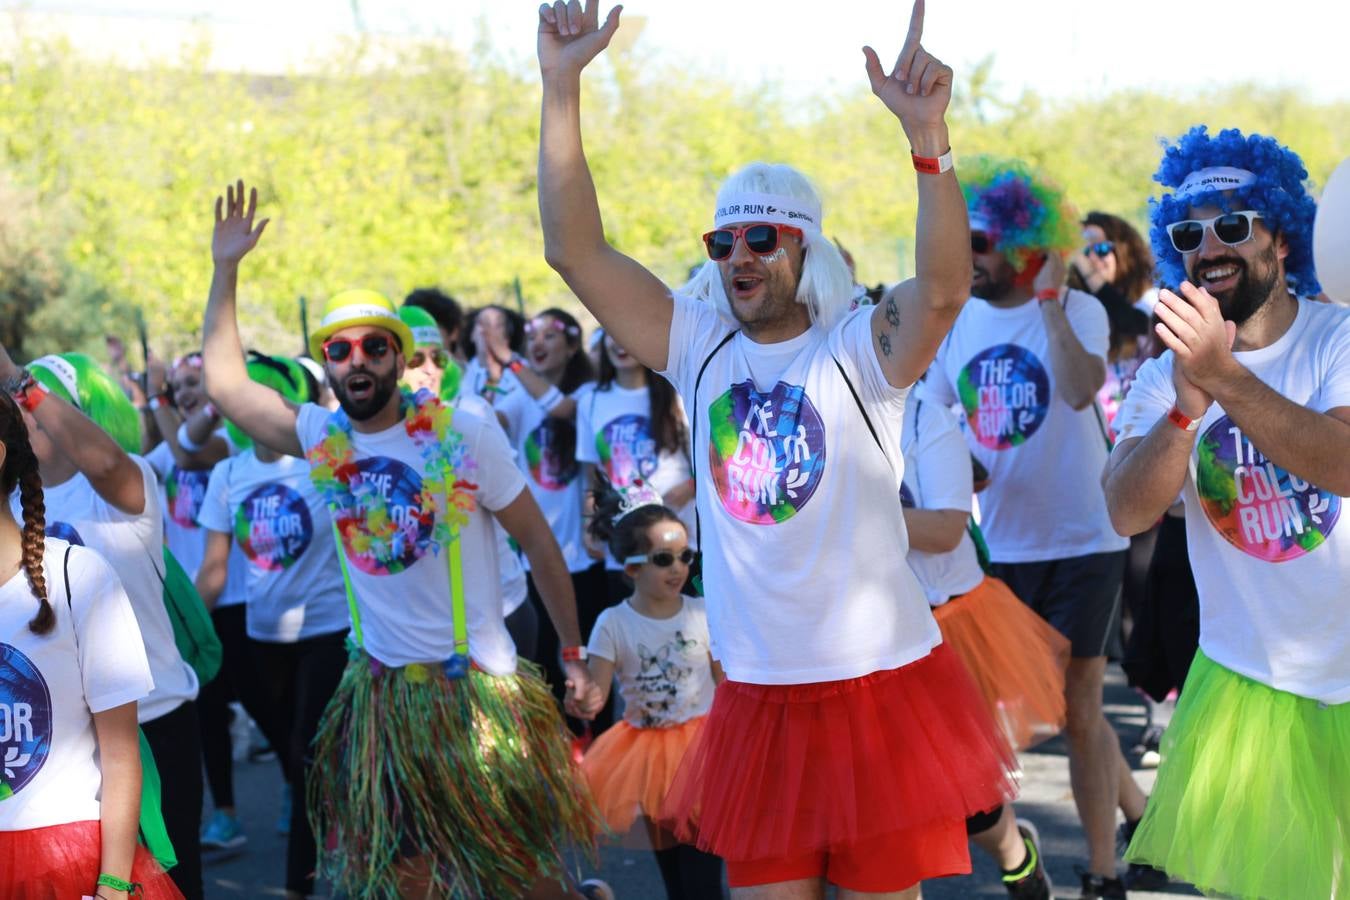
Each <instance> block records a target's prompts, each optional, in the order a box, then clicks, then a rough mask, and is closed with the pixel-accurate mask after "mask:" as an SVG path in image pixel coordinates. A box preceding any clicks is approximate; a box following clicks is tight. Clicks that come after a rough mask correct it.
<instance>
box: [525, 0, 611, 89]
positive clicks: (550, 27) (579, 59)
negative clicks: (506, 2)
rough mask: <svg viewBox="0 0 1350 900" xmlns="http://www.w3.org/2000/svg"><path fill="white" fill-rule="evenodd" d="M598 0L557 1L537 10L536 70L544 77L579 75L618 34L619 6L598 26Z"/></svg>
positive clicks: (543, 5)
mask: <svg viewBox="0 0 1350 900" xmlns="http://www.w3.org/2000/svg"><path fill="white" fill-rule="evenodd" d="M597 2H598V0H586V5H585V7H584V8H583V7H582V5H581V3H580V2H578V0H570V2H564V0H556V2H554V3H545V4H542V5H541V6H540V7H539V70H540V71H541V72H542V73H543V74H544V75H550V74H567V75H575V74H579V73H580V72H581V70H582V69H584V68H586V66H587V65H588V64H589V63H590V61H591V60H593V59H595V57H596V56H598V55H599V54H600V51H601V50H604V49H605V48H606V47H608V46H609V42H610V39H611V38H613V37H614V32H616V31H618V30H619V14H620V12H622V11H623V7H622V6H616V7H614V8H613V9H611V10H610V11H609V15H608V16H606V17H605V21H604V24H603V25H602V24H600V11H599V9H598V7H597V5H596V4H597Z"/></svg>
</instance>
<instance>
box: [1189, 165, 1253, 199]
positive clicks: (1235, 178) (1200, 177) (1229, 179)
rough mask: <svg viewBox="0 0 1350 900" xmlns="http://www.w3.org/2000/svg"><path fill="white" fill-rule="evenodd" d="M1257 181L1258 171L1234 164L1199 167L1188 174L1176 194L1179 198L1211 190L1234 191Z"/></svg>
mask: <svg viewBox="0 0 1350 900" xmlns="http://www.w3.org/2000/svg"><path fill="white" fill-rule="evenodd" d="M1255 183H1256V173H1255V172H1249V171H1247V170H1246V169H1235V168H1233V167H1232V166H1211V167H1210V168H1208V169H1197V170H1196V171H1194V172H1192V173H1191V174H1189V175H1187V176H1186V180H1185V181H1183V182H1181V186H1180V187H1178V188H1177V191H1176V194H1175V195H1174V196H1175V197H1176V198H1177V199H1178V200H1181V199H1184V198H1186V197H1194V196H1196V195H1197V194H1204V193H1207V192H1209V191H1232V190H1236V189H1238V188H1243V187H1247V186H1248V185H1250V184H1255Z"/></svg>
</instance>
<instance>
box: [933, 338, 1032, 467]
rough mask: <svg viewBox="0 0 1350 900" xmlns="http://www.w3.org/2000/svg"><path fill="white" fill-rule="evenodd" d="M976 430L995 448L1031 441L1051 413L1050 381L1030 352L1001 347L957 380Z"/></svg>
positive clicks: (971, 364) (975, 359)
mask: <svg viewBox="0 0 1350 900" xmlns="http://www.w3.org/2000/svg"><path fill="white" fill-rule="evenodd" d="M956 390H957V393H958V394H959V396H960V397H961V405H962V406H963V407H965V410H966V421H967V422H968V423H970V431H971V433H972V434H974V435H975V439H976V440H977V441H979V442H980V444H981V445H983V446H985V447H988V448H989V449H990V450H1007V449H1008V448H1009V447H1017V446H1020V445H1021V444H1024V443H1026V442H1027V440H1028V439H1029V438H1030V437H1031V436H1032V435H1033V434H1035V433H1036V429H1038V428H1040V427H1041V423H1042V422H1044V421H1045V416H1046V414H1047V413H1048V412H1049V411H1050V378H1049V376H1047V375H1046V373H1045V366H1043V365H1041V361H1040V360H1039V359H1037V358H1036V356H1035V354H1033V353H1032V352H1031V351H1030V350H1027V349H1026V348H1025V347H1019V346H1017V345H1016V344H998V345H996V346H993V347H990V348H988V349H987V350H981V351H980V352H979V353H977V354H975V356H974V357H972V358H971V360H970V362H968V363H966V366H965V368H964V369H962V370H961V375H960V377H959V378H958V379H957V381H956Z"/></svg>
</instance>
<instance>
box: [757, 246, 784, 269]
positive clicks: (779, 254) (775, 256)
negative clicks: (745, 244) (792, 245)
mask: <svg viewBox="0 0 1350 900" xmlns="http://www.w3.org/2000/svg"><path fill="white" fill-rule="evenodd" d="M780 259H787V251H786V250H784V249H783V248H782V247H779V248H778V249H776V250H774V251H773V252H772V253H770V254H769V255H768V256H761V257H760V258H759V261H760V262H762V263H764V265H766V266H768V265H772V264H773V263H776V262H778V261H779V260H780Z"/></svg>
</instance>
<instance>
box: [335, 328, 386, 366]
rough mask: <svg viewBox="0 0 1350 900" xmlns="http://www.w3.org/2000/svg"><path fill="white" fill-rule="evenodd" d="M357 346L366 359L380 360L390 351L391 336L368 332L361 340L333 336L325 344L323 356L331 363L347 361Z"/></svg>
mask: <svg viewBox="0 0 1350 900" xmlns="http://www.w3.org/2000/svg"><path fill="white" fill-rule="evenodd" d="M357 347H360V348H361V355H362V356H364V357H365V358H366V359H370V360H379V359H384V357H385V356H386V355H387V354H388V353H389V350H390V344H389V338H388V337H386V336H385V335H382V334H368V335H366V336H365V337H363V338H361V339H360V340H359V341H353V340H352V339H351V338H332V339H331V340H328V341H325V342H324V345H323V358H324V359H326V360H328V361H329V362H331V363H340V362H346V361H347V360H348V359H349V358H350V357H351V355H352V351H353V350H355V349H356V348H357Z"/></svg>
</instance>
